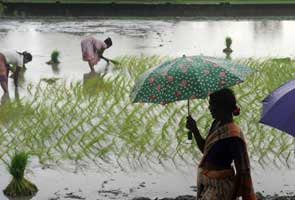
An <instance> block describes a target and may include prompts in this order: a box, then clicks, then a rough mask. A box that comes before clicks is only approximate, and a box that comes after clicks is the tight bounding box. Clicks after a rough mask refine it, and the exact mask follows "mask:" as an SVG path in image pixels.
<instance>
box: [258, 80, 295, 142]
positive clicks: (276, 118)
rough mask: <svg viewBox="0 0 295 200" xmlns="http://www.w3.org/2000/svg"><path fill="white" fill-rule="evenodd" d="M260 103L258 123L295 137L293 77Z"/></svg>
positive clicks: (294, 84) (294, 90) (294, 83)
mask: <svg viewBox="0 0 295 200" xmlns="http://www.w3.org/2000/svg"><path fill="white" fill-rule="evenodd" d="M262 103H263V108H262V117H261V119H260V123H263V124H266V125H269V126H272V127H274V128H277V129H279V130H281V131H284V132H287V133H289V134H290V135H292V136H294V137H295V79H294V80H291V81H289V82H287V83H285V84H284V85H282V86H280V87H279V88H277V89H275V90H274V91H273V92H272V93H271V94H270V95H269V96H267V97H266V98H265V99H264V100H263V101H262Z"/></svg>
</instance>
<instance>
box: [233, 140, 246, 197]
mask: <svg viewBox="0 0 295 200" xmlns="http://www.w3.org/2000/svg"><path fill="white" fill-rule="evenodd" d="M231 141H232V143H231V145H230V151H231V152H230V153H231V155H232V157H233V160H234V164H235V169H236V175H235V182H234V190H233V195H232V198H231V199H232V200H236V198H237V197H238V195H241V194H238V193H239V189H240V188H241V186H242V187H244V186H245V185H244V184H243V179H244V178H245V177H246V176H247V175H249V174H250V169H249V168H248V167H249V166H247V165H245V163H248V161H247V157H248V155H247V156H246V154H247V150H246V146H245V144H244V142H243V141H242V140H241V139H240V138H232V139H231Z"/></svg>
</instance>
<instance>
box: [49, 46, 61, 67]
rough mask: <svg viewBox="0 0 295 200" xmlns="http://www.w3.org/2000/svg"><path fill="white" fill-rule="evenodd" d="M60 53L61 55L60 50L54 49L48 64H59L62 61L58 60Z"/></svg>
mask: <svg viewBox="0 0 295 200" xmlns="http://www.w3.org/2000/svg"><path fill="white" fill-rule="evenodd" d="M59 55H60V53H59V51H57V50H54V51H53V52H52V53H51V56H50V57H51V59H50V61H48V62H47V64H52V65H54V64H59V63H60V62H59V60H58V58H59Z"/></svg>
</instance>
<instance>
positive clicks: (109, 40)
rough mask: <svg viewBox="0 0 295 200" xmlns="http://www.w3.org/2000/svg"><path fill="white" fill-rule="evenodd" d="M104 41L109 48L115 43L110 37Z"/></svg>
mask: <svg viewBox="0 0 295 200" xmlns="http://www.w3.org/2000/svg"><path fill="white" fill-rule="evenodd" d="M104 43H105V44H106V45H107V48H109V47H110V46H112V45H113V42H112V39H111V38H110V37H108V38H107V39H105V40H104Z"/></svg>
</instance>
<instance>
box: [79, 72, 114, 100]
mask: <svg viewBox="0 0 295 200" xmlns="http://www.w3.org/2000/svg"><path fill="white" fill-rule="evenodd" d="M106 72H107V71H105V73H103V74H101V73H98V72H90V73H86V74H84V75H83V91H84V94H85V95H97V94H98V93H99V92H102V91H106V90H109V89H111V87H112V84H111V83H110V82H108V81H106V80H105V79H104V76H105V75H106V74H107V73H106Z"/></svg>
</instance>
